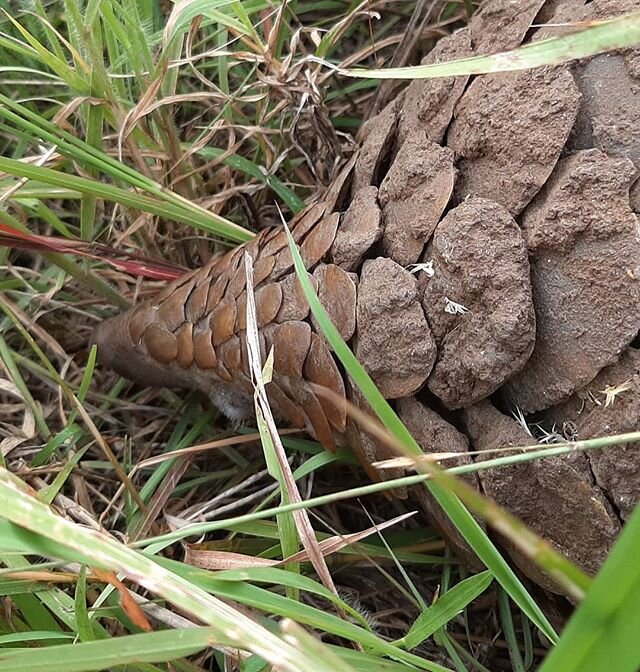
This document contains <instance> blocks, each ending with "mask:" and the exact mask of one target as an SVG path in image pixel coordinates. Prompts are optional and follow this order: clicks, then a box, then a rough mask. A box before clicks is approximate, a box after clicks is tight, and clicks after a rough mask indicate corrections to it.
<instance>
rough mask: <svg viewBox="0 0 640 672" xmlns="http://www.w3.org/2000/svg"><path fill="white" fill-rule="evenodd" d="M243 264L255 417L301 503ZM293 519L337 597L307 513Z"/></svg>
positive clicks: (248, 261) (292, 497)
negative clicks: (274, 404)
mask: <svg viewBox="0 0 640 672" xmlns="http://www.w3.org/2000/svg"><path fill="white" fill-rule="evenodd" d="M244 262H245V269H246V274H247V285H246V286H247V351H248V356H249V365H250V370H251V372H252V376H253V382H254V385H255V405H256V416H257V418H258V424H260V421H261V420H262V421H263V422H264V423H265V425H266V428H267V430H268V433H269V435H270V437H271V441H272V442H273V447H274V449H275V452H276V456H277V459H278V464H279V467H280V473H281V475H282V477H283V487H285V488H286V493H287V496H288V499H289V501H290V502H292V503H295V502H302V497H301V496H300V492H299V490H298V486H297V484H296V481H295V479H294V477H293V473H292V472H291V467H290V466H289V461H288V460H287V455H286V453H285V450H284V447H283V445H282V441H281V440H280V435H279V434H278V430H277V427H276V423H275V420H274V418H273V414H272V413H271V407H270V406H269V400H268V396H267V391H266V387H265V380H264V376H263V372H262V365H261V362H260V342H259V340H258V324H257V321H256V305H255V297H254V293H253V260H252V258H251V257H250V255H249V254H248V253H247V252H245V254H244ZM293 517H294V520H295V522H296V527H297V529H298V534H299V536H300V541H301V542H302V545H303V547H304V548H305V550H306V551H307V553H308V555H309V560H310V561H311V564H312V565H313V567H314V569H315V570H316V572H318V576H319V577H320V579H321V580H322V582H323V583H324V585H325V586H326V587H327V588H328V589H329V590H331V591H332V592H333V593H335V594H336V595H337V590H336V587H335V584H334V583H333V579H332V578H331V574H330V572H329V568H328V567H327V563H326V561H325V559H324V556H323V555H322V551H321V549H320V545H319V544H318V541H317V539H316V535H315V533H314V531H313V527H312V526H311V521H310V520H309V514H308V513H307V511H305V510H300V511H294V512H293Z"/></svg>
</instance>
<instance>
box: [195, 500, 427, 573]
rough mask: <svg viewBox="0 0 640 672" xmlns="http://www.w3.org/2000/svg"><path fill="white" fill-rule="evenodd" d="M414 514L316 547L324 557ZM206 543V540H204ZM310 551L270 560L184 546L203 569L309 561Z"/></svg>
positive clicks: (334, 538)
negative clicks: (282, 558)
mask: <svg viewBox="0 0 640 672" xmlns="http://www.w3.org/2000/svg"><path fill="white" fill-rule="evenodd" d="M414 514H415V512H414V511H409V512H408V513H404V514H402V515H401V516H396V517H395V518H393V519H392V520H388V521H385V522H384V523H380V525H373V526H372V527H369V528H367V529H366V530H361V531H360V532H353V533H351V534H344V535H335V536H333V537H329V538H328V539H323V540H322V541H321V542H319V543H318V548H319V549H320V552H321V553H322V555H323V556H324V557H327V556H329V555H331V554H333V553H338V552H339V551H341V550H342V549H343V548H346V547H347V546H350V545H351V544H355V543H357V542H359V541H362V540H363V539H366V538H367V537H369V536H370V535H372V534H376V533H380V532H382V530H385V529H387V528H388V527H391V526H393V525H397V524H398V523H401V522H402V521H404V520H406V519H407V518H411V516H413V515H414ZM205 546H206V544H205ZM308 561H309V553H307V551H300V552H299V553H294V554H293V555H290V556H289V557H287V558H284V560H270V559H269V558H260V557H256V556H253V555H245V554H244V553H232V552H230V551H210V550H207V549H206V548H200V546H199V545H198V544H191V545H189V546H188V547H187V554H186V557H185V562H186V563H188V564H190V565H194V566H195V567H201V568H202V569H212V570H223V569H242V568H243V567H278V566H282V565H287V564H289V563H292V562H308Z"/></svg>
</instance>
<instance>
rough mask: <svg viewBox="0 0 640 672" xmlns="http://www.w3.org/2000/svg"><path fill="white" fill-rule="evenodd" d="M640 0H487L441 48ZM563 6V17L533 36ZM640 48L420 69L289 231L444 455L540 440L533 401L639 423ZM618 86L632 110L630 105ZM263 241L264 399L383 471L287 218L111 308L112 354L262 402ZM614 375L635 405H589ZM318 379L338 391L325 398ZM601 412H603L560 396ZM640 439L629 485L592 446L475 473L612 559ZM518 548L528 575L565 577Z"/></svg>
mask: <svg viewBox="0 0 640 672" xmlns="http://www.w3.org/2000/svg"><path fill="white" fill-rule="evenodd" d="M634 2H635V5H636V6H637V5H638V3H637V1H636V0H593V2H591V3H589V4H587V5H584V6H583V4H582V3H581V2H572V1H571V0H567V1H566V2H562V0H560V2H555V1H554V2H549V3H548V4H547V5H546V6H545V3H544V0H517V1H515V2H514V1H512V0H509V1H506V0H489V1H488V2H486V3H484V4H483V5H482V6H481V8H480V10H479V11H478V12H477V13H476V14H475V15H474V16H473V18H472V19H471V20H470V22H469V25H468V26H467V27H466V28H464V29H462V30H459V31H457V32H455V33H453V34H452V35H449V36H447V37H445V38H442V39H441V40H440V41H439V42H438V43H437V44H436V46H435V48H434V49H433V50H432V51H431V52H430V53H429V54H428V56H427V57H426V59H425V61H424V62H426V63H434V62H438V61H443V60H451V59H455V58H464V57H468V56H470V55H474V54H486V53H493V52H496V51H503V50H507V49H512V48H515V47H517V46H518V45H519V44H520V43H521V42H522V41H523V40H524V39H525V36H527V37H528V39H530V40H536V39H539V38H541V37H545V36H549V35H553V34H557V33H558V30H559V29H558V28H557V27H556V28H554V27H552V26H558V25H559V24H561V23H562V22H566V21H567V20H572V21H576V20H585V21H586V20H590V19H601V18H607V17H610V16H613V15H616V14H618V13H621V12H623V11H629V10H630V9H632V8H633V6H634ZM554 12H555V14H554ZM545 21H548V23H549V27H546V26H543V27H542V28H540V29H538V30H532V29H531V26H532V24H536V23H537V24H540V23H544V22H545ZM554 31H555V32H554ZM639 62H640V58H639V54H638V51H637V50H635V51H634V50H628V51H625V52H619V53H614V54H607V55H602V56H596V57H594V58H591V59H586V60H583V61H581V62H578V63H574V64H572V65H563V66H557V67H553V68H540V69H537V70H525V71H520V72H513V73H500V74H488V75H480V76H476V77H474V78H470V77H455V78H453V77H446V78H440V79H433V80H416V81H413V82H412V83H411V84H410V85H409V86H408V87H407V88H406V89H405V90H404V91H403V92H402V93H400V95H398V96H397V98H396V99H395V100H393V101H392V102H391V103H390V104H389V105H388V106H387V107H386V108H385V109H384V110H382V112H380V113H379V114H378V115H377V116H375V117H374V118H372V119H371V120H369V121H368V122H367V123H366V124H364V126H363V127H362V129H361V132H360V135H359V143H360V146H359V149H358V151H357V153H356V154H355V155H354V156H353V157H352V158H351V160H350V161H349V162H348V163H347V164H346V165H345V166H344V168H343V170H342V172H341V173H340V175H339V176H338V177H337V179H336V180H335V181H334V182H333V183H332V184H331V185H330V187H329V188H328V190H327V191H326V193H325V194H324V195H323V196H322V197H321V198H318V199H317V200H316V201H315V202H313V203H311V204H310V205H309V206H308V207H307V208H306V209H305V210H304V211H303V212H302V213H301V214H299V215H298V216H296V217H295V218H294V219H293V221H292V222H291V223H290V229H291V232H292V235H293V238H294V240H295V242H296V244H297V245H298V247H299V250H300V253H301V255H302V258H303V260H304V263H305V266H306V268H307V270H308V272H309V273H310V275H311V278H312V281H313V284H314V286H315V288H316V290H317V293H318V295H319V298H320V300H321V301H322V303H323V305H324V306H325V308H326V309H327V311H328V313H329V315H330V317H331V319H332V320H333V322H334V324H335V325H336V327H337V328H338V330H339V332H340V334H341V336H342V338H343V339H344V340H345V341H347V342H348V343H349V344H350V345H351V347H352V348H353V350H354V352H355V354H356V355H357V356H358V358H359V360H360V361H361V363H362V364H363V365H364V367H365V368H366V369H367V371H368V372H369V374H370V375H371V377H372V378H373V380H374V381H375V383H376V384H377V385H378V387H379V389H380V391H381V392H382V394H383V395H384V396H385V397H386V398H387V399H390V400H395V401H394V402H393V403H394V404H395V405H396V409H397V411H398V413H399V414H400V416H401V418H402V419H403V420H404V421H405V423H406V424H407V426H408V427H409V429H410V430H411V431H412V433H413V434H414V436H415V437H416V439H417V440H418V441H419V443H421V445H422V446H423V449H424V450H426V451H433V450H443V449H446V450H448V451H451V450H455V451H459V452H460V453H461V454H464V452H466V450H467V449H468V448H469V446H471V447H472V448H473V449H476V450H478V449H479V450H482V449H489V448H495V447H498V446H504V445H522V443H523V442H525V443H531V442H532V441H533V439H532V438H531V437H530V436H529V435H528V434H527V433H526V432H525V431H524V429H523V428H522V426H521V425H519V424H518V423H517V422H516V421H515V420H514V419H513V418H512V417H511V416H510V415H508V414H507V413H508V412H509V410H510V409H514V408H518V409H520V410H521V411H522V412H523V413H525V414H526V413H531V412H539V411H543V414H542V415H541V416H538V417H539V420H540V422H541V423H542V424H543V425H544V422H545V418H549V422H551V420H553V422H554V423H556V422H558V423H560V424H561V420H562V417H561V416H562V414H563V413H565V412H566V413H567V414H570V415H571V422H572V427H575V428H576V432H577V436H578V437H579V438H588V437H589V436H594V435H595V434H597V433H598V432H601V433H615V432H616V431H624V430H627V429H628V426H629V425H632V424H633V423H634V422H635V423H636V424H637V423H638V420H640V410H638V409H640V404H639V403H638V402H637V401H636V402H635V403H632V402H633V400H638V398H640V373H638V371H639V369H638V368H637V360H638V357H637V356H636V354H635V353H636V352H637V351H636V350H635V349H634V348H633V347H631V344H632V342H633V341H634V339H635V338H636V336H637V334H638V331H639V330H640V289H639V286H638V282H639V280H638V279H639V278H640V267H639V266H640V264H639V259H640V236H639V234H638V230H639V229H638V219H637V216H636V213H637V212H638V209H639V206H640V188H639V186H638V182H637V181H636V176H637V171H638V168H640V82H638V77H639V74H640V69H639V68H638V63H639ZM621 95H624V100H625V101H626V102H625V104H624V105H617V104H615V100H617V99H618V98H619V96H621ZM245 253H248V255H249V256H250V257H251V259H252V260H253V266H254V287H253V291H254V294H255V301H256V307H257V323H258V327H259V338H260V347H261V351H262V356H263V357H264V356H266V354H267V352H269V351H270V349H271V348H273V351H274V373H273V380H272V382H270V383H269V384H268V386H267V391H268V395H269V399H270V402H271V404H272V407H273V410H274V412H275V414H276V415H277V416H278V417H279V418H280V420H281V421H283V422H286V423H287V424H289V425H290V426H293V427H297V428H300V429H304V430H306V431H308V432H309V433H310V434H311V435H313V436H314V437H315V438H316V439H317V440H318V441H319V442H320V443H321V444H322V445H323V446H324V447H325V448H327V449H328V450H334V449H335V446H336V442H337V441H338V442H343V443H346V444H349V445H351V446H352V448H353V449H354V450H355V451H356V453H357V454H358V455H359V457H360V459H361V460H362V462H363V463H364V464H365V466H368V465H370V463H371V462H372V461H373V460H375V459H379V458H380V457H384V456H385V455H386V451H385V448H384V446H381V445H380V444H379V443H378V442H377V441H376V440H375V439H374V438H373V437H371V436H370V435H368V434H367V433H366V432H364V431H363V430H362V429H360V428H359V427H358V426H357V425H355V424H354V423H353V422H352V421H350V420H349V419H348V417H347V413H346V404H345V403H341V402H340V400H345V399H350V400H351V401H352V402H353V403H355V404H356V405H358V406H360V407H361V408H363V409H364V410H367V406H366V402H365V401H364V400H363V398H362V396H361V395H360V394H359V392H358V390H357V388H356V387H354V386H353V385H352V384H351V383H350V381H349V380H348V379H347V378H346V376H345V374H344V372H343V370H342V369H341V368H340V366H339V365H338V363H337V361H336V359H335V358H334V356H333V354H332V351H331V349H330V347H329V345H328V343H327V341H326V340H325V338H324V337H323V335H322V333H321V332H320V331H319V329H318V326H317V324H316V323H315V321H314V318H313V316H312V315H311V314H310V312H309V306H308V304H307V302H306V299H305V297H304V294H303V292H302V290H301V286H300V284H299V282H298V280H297V277H296V275H295V273H294V270H293V260H292V256H291V253H290V250H289V248H288V245H287V237H286V234H285V231H284V230H283V229H282V228H279V227H275V228H272V229H267V230H263V231H261V232H260V233H258V234H257V235H256V236H255V237H254V238H253V239H252V240H251V241H250V242H248V243H246V244H244V245H242V246H240V247H237V248H235V249H233V250H231V251H229V252H228V253H226V254H222V255H219V256H217V257H215V258H214V259H213V260H212V261H211V262H210V263H208V264H207V265H205V266H203V267H202V268H199V269H197V270H194V271H192V272H189V273H187V274H185V275H184V276H183V277H181V278H179V279H178V280H176V281H174V282H172V283H170V284H168V285H167V286H166V287H165V288H164V289H163V290H162V291H161V292H160V293H159V294H158V295H157V296H154V297H153V298H151V299H149V300H147V301H144V302H143V303H140V304H139V305H137V306H135V307H133V308H132V309H131V310H129V311H128V312H126V313H124V314H122V315H119V316H117V317H115V318H112V319H110V320H107V321H105V322H104V323H103V324H101V325H100V326H99V327H98V328H97V330H96V332H95V337H94V339H95V342H96V343H97V344H98V351H99V359H100V361H101V362H102V363H103V364H104V365H106V366H110V367H112V368H113V369H115V370H116V371H117V372H118V373H120V374H121V375H123V376H125V377H127V378H130V379H132V380H134V381H136V382H138V383H140V384H143V385H155V386H167V387H179V388H180V387H181V388H189V389H198V390H201V391H202V392H204V393H205V394H206V395H208V396H209V397H210V398H211V400H212V401H213V403H214V404H215V405H216V406H218V407H219V408H220V410H222V411H223V412H224V413H225V414H226V415H227V416H228V417H229V418H231V419H233V420H244V419H247V418H250V417H251V416H252V412H253V387H252V383H251V378H250V375H249V365H248V360H247V350H246V343H245V333H246V301H247V287H246V273H245V267H244V258H245V257H244V255H245ZM621 353H626V354H625V355H624V357H623V360H621V361H622V362H623V363H621V364H620V365H618V364H616V362H617V361H618V359H619V358H620V355H621ZM616 367H618V368H616ZM620 367H623V368H624V367H626V368H625V370H624V371H623V372H622V373H621V372H620V371H619V369H620ZM607 376H613V377H615V379H616V380H618V379H619V378H621V376H622V377H624V376H628V380H629V381H631V383H629V382H627V383H625V390H624V393H623V394H622V396H621V398H622V399H626V400H627V401H630V403H627V404H626V405H622V404H619V405H618V406H617V407H616V405H615V404H612V405H611V407H610V408H609V407H608V408H609V410H608V411H607V409H605V408H604V406H603V405H602V404H600V406H601V407H597V411H596V410H594V411H593V412H591V410H590V406H592V405H593V403H592V402H593V401H594V400H595V403H599V402H598V400H597V394H598V390H594V389H592V388H589V390H588V394H587V388H588V386H589V385H590V384H591V383H592V381H593V380H594V379H596V377H597V381H598V385H603V386H606V385H607V380H608V378H607ZM317 386H321V387H326V388H329V389H330V390H332V391H333V392H334V395H333V396H332V397H327V396H324V395H319V394H317V392H316V390H317ZM585 386H586V387H585ZM598 389H599V388H598ZM625 395H626V396H625ZM490 400H492V401H493V403H492V401H490ZM495 404H497V407H496V405H495ZM585 404H586V405H587V411H588V412H586V413H584V414H583V415H581V414H580V413H577V412H575V410H571V413H569V410H566V411H565V410H562V409H575V408H582V409H584V408H585ZM545 409H549V410H545ZM616 409H617V410H616ZM623 411H624V412H623ZM630 414H631V415H630ZM633 414H635V415H633ZM605 415H606V418H604V416H605ZM567 417H568V416H567ZM594 418H595V419H594ZM592 419H593V422H591V420H592ZM583 420H584V422H583ZM620 450H623V449H620ZM639 455H640V451H638V450H635V451H633V452H629V451H627V452H626V453H625V459H624V469H625V471H624V475H623V476H620V477H619V478H618V477H614V476H612V475H611V474H610V473H605V472H604V471H603V470H599V469H597V468H594V465H593V464H590V459H591V458H590V456H589V454H580V455H575V456H572V458H568V459H561V458H556V459H554V460H543V461H540V462H536V463H534V464H529V465H523V466H520V467H518V468H514V469H513V470H504V471H498V472H491V471H488V472H481V475H479V476H475V475H474V476H470V477H469V478H470V481H471V482H472V483H473V484H475V485H476V486H477V487H479V488H482V489H483V490H484V491H485V492H486V493H488V494H490V495H491V496H492V497H494V498H495V499H496V500H497V501H498V502H500V503H501V504H503V505H504V506H506V507H507V508H509V509H510V510H511V511H512V512H513V513H515V514H516V515H518V516H520V517H521V518H523V519H524V520H525V521H526V522H527V523H528V524H529V525H530V526H531V527H532V528H533V529H534V530H536V531H537V532H538V533H540V534H542V535H543V536H545V537H546V538H547V539H549V541H550V542H551V543H553V544H554V545H555V546H556V547H558V548H559V549H560V550H562V551H563V552H564V553H566V554H567V555H568V556H569V557H570V558H571V559H573V560H574V561H576V562H577V563H578V564H580V565H581V566H582V567H583V568H585V569H587V570H588V571H591V572H593V571H596V570H597V568H598V566H599V565H600V563H601V562H602V560H603V559H604V557H606V553H607V551H608V549H609V548H610V546H611V544H612V543H613V541H614V540H615V537H616V535H617V533H618V530H619V528H620V525H621V518H620V513H621V512H622V517H623V518H626V516H627V515H628V512H629V510H630V508H632V507H633V504H634V503H635V502H637V501H638V499H639V498H640V457H639ZM461 459H462V460H463V461H464V460H466V461H467V462H468V461H470V460H471V459H472V458H470V457H464V456H463V457H462V458H461ZM601 463H602V461H600V462H598V464H601ZM608 464H609V469H615V463H614V462H611V461H609V462H608ZM369 471H370V473H371V474H372V475H373V476H374V477H376V478H378V474H377V472H375V471H374V470H372V469H371V468H369ZM616 488H618V490H616ZM421 496H422V498H423V500H424V504H425V507H426V508H427V510H428V512H429V513H430V514H431V516H432V517H433V518H434V519H435V521H436V522H437V523H438V524H439V525H440V526H441V527H442V528H443V529H444V531H445V532H446V533H448V534H449V536H450V538H452V539H453V541H454V544H455V545H457V546H458V547H463V546H464V544H463V542H462V540H461V539H460V538H459V536H456V532H455V530H453V529H452V527H451V524H450V523H449V522H448V520H447V519H446V518H445V517H444V516H443V515H442V513H441V512H440V511H439V510H438V509H437V508H436V507H435V505H434V503H433V502H432V501H431V500H429V499H428V498H425V497H424V496H423V494H421ZM612 502H614V503H617V504H613V505H612ZM507 550H508V551H509V552H510V553H511V554H512V556H513V557H514V559H515V562H516V563H517V564H519V565H520V567H521V568H522V569H523V571H525V573H527V574H528V575H529V576H531V577H532V578H534V580H536V581H538V582H539V583H541V584H543V585H545V586H547V587H549V588H551V589H557V587H556V586H555V585H554V584H553V583H552V582H551V581H549V579H548V577H545V576H544V575H543V574H541V572H540V571H539V570H538V569H537V567H535V566H534V565H533V564H532V563H531V562H529V561H528V560H527V559H526V558H524V557H522V556H521V555H519V554H518V553H517V551H516V550H515V549H513V548H509V547H508V546H507Z"/></svg>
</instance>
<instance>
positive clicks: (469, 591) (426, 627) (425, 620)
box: [395, 571, 493, 649]
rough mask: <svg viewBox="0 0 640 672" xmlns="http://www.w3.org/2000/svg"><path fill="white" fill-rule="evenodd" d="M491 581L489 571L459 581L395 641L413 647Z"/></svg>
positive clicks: (433, 631)
mask: <svg viewBox="0 0 640 672" xmlns="http://www.w3.org/2000/svg"><path fill="white" fill-rule="evenodd" d="M492 581H493V576H492V575H491V572H489V571H486V572H481V573H480V574H476V575H474V576H470V577H469V578H468V579H464V580H463V581H460V583H458V584H457V585H456V586H454V587H453V588H451V590H448V591H447V592H446V593H444V595H442V596H441V597H440V598H439V599H438V600H437V602H435V603H434V604H433V606H431V607H429V608H428V609H426V610H425V611H423V612H422V613H421V614H420V616H418V618H417V619H416V621H415V623H414V624H413V625H412V626H411V628H410V629H409V632H407V634H406V635H405V636H404V637H403V638H402V639H400V640H398V641H397V642H395V643H396V644H397V645H399V646H404V647H406V648H407V649H414V648H415V647H416V646H418V645H419V644H421V643H422V642H423V641H424V640H425V639H427V638H429V637H431V635H433V634H434V633H435V632H436V631H437V630H439V629H440V628H441V627H443V626H445V625H446V624H447V623H448V622H449V621H450V620H451V619H452V618H454V617H455V616H457V615H458V614H459V613H460V612H461V611H462V610H463V609H464V608H465V607H466V606H467V605H469V604H470V603H471V602H472V601H473V600H475V599H476V597H478V596H479V595H481V594H482V593H483V592H484V591H485V590H486V589H487V588H488V587H489V586H490V585H491V582H492Z"/></svg>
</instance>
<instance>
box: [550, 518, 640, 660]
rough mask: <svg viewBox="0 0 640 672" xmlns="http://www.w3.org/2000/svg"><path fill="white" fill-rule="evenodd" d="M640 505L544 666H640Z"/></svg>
mask: <svg viewBox="0 0 640 672" xmlns="http://www.w3.org/2000/svg"><path fill="white" fill-rule="evenodd" d="M639 559H640V506H636V508H635V511H634V513H633V515H632V516H631V518H630V519H629V520H628V521H627V524H626V526H625V527H624V529H623V531H622V534H621V535H620V537H619V538H618V541H617V543H616V544H615V546H614V547H613V550H612V551H611V553H610V555H609V558H608V559H607V561H606V562H605V563H604V565H603V567H602V569H601V570H600V573H599V574H598V576H597V577H596V578H595V580H594V581H593V583H592V584H591V588H590V589H589V592H588V593H587V596H586V597H585V599H584V600H583V602H582V604H581V605H580V606H579V607H578V609H577V611H576V612H575V613H574V615H573V617H572V619H571V620H570V621H569V624H568V625H567V627H566V628H565V630H564V632H563V633H562V639H561V640H560V642H559V643H558V645H557V646H556V647H555V648H554V649H553V651H552V652H551V653H550V654H549V656H548V657H547V659H546V660H545V662H544V664H543V665H542V667H541V668H540V670H539V672H602V671H603V670H615V672H637V670H638V669H639V668H640V636H639V634H640V608H639V605H640V560H639Z"/></svg>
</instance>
